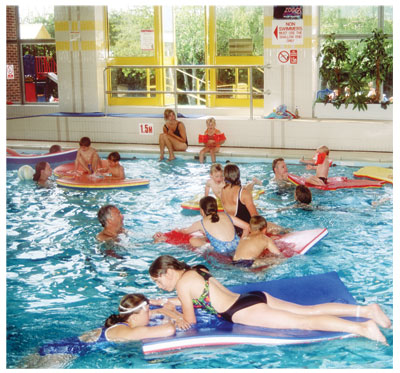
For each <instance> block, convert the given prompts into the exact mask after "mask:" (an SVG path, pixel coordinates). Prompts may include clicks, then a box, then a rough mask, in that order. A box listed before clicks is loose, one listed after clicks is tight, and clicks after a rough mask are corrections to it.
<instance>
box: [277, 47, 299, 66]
mask: <svg viewBox="0 0 400 373" xmlns="http://www.w3.org/2000/svg"><path fill="white" fill-rule="evenodd" d="M277 57H278V63H279V64H281V65H286V64H288V65H297V49H290V50H286V49H281V50H279V51H278V54H277Z"/></svg>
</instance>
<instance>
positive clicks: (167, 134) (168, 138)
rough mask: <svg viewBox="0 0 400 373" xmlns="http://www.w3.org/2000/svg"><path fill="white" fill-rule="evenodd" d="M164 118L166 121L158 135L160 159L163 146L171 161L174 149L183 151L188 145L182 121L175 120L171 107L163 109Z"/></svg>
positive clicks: (162, 154)
mask: <svg viewBox="0 0 400 373" xmlns="http://www.w3.org/2000/svg"><path fill="white" fill-rule="evenodd" d="M164 119H165V120H166V123H165V124H164V127H163V132H162V133H161V134H160V137H159V144H160V161H162V160H163V159H164V150H165V147H167V149H168V152H169V158H168V160H169V161H172V160H174V159H175V155H174V151H185V150H186V149H187V147H188V141H187V136H186V128H185V125H184V124H183V123H182V122H179V121H177V120H176V116H175V113H174V111H173V110H171V109H166V110H165V111H164Z"/></svg>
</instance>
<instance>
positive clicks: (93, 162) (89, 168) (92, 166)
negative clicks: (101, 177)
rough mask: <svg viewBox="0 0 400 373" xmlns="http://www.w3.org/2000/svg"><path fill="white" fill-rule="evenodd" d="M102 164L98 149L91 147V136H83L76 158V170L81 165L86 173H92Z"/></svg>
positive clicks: (75, 170)
mask: <svg viewBox="0 0 400 373" xmlns="http://www.w3.org/2000/svg"><path fill="white" fill-rule="evenodd" d="M100 165H101V161H100V157H99V155H98V154H97V151H96V149H94V148H92V147H91V141H90V138H89V137H82V138H81V139H80V141H79V149H78V153H77V155H76V159H75V168H74V172H77V171H78V168H79V167H81V168H83V171H84V172H85V173H88V174H92V173H94V172H96V171H97V169H98V168H99V166H100Z"/></svg>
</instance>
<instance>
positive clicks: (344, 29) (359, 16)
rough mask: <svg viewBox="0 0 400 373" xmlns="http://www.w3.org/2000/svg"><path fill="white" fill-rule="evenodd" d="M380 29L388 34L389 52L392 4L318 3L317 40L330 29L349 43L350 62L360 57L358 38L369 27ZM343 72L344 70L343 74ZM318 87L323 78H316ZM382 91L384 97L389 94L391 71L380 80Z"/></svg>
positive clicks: (322, 37) (364, 83) (391, 51)
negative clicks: (327, 4) (318, 29)
mask: <svg viewBox="0 0 400 373" xmlns="http://www.w3.org/2000/svg"><path fill="white" fill-rule="evenodd" d="M376 29H383V31H384V32H385V33H386V34H388V35H389V38H390V39H389V41H388V47H387V49H388V52H389V54H390V55H391V56H393V8H392V7H390V6H389V7H386V6H337V7H335V6H323V7H320V40H321V43H323V41H324V39H325V38H326V37H327V36H328V35H329V34H332V33H334V34H335V39H336V40H342V41H344V42H345V43H346V44H347V46H348V47H349V53H348V54H349V57H350V61H351V62H353V63H354V62H356V61H357V60H360V59H361V58H360V56H361V53H362V51H363V43H362V39H364V38H366V37H368V36H370V35H371V34H372V32H373V30H376ZM352 68H353V69H354V67H352V66H351V65H350V64H349V65H348V66H347V69H348V71H347V72H346V73H347V75H349V74H350V72H351V71H354V70H351V69H352ZM345 75H346V74H345ZM320 83H321V85H320V88H321V89H325V88H330V89H334V88H335V87H327V84H326V82H324V81H321V82H320ZM368 84H369V81H368V80H367V79H365V81H363V85H364V88H363V89H364V90H365V92H368V89H369V86H368ZM381 89H382V92H381V93H382V94H385V95H386V97H387V98H389V97H391V96H392V95H393V74H392V73H389V74H388V76H387V77H386V79H385V80H384V81H383V85H382V88H381Z"/></svg>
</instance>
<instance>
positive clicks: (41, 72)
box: [35, 56, 57, 80]
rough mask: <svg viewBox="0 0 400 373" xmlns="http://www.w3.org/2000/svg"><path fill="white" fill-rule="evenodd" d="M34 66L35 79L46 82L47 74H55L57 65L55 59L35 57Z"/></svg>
mask: <svg viewBox="0 0 400 373" xmlns="http://www.w3.org/2000/svg"><path fill="white" fill-rule="evenodd" d="M35 66H36V78H37V79H38V80H46V77H47V73H50V72H51V73H55V74H57V64H56V61H55V59H54V58H53V57H52V58H49V59H48V58H47V57H42V56H36V57H35Z"/></svg>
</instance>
